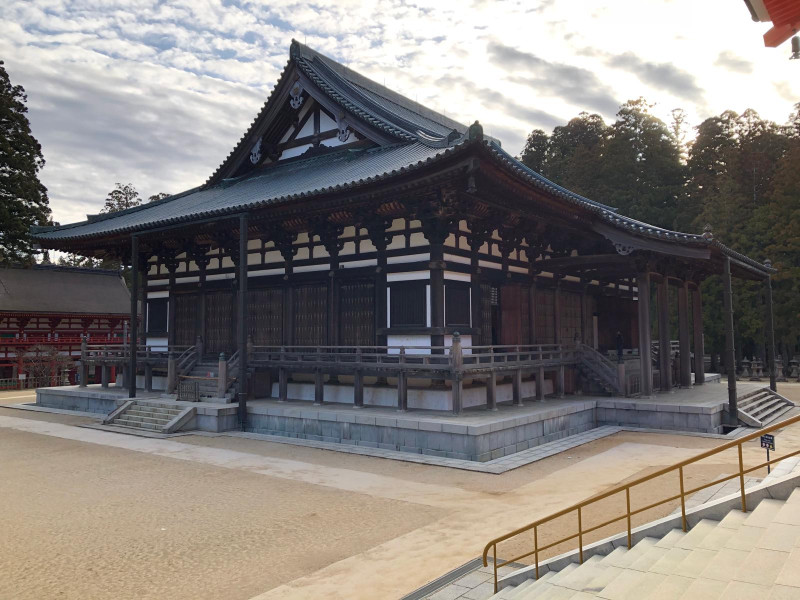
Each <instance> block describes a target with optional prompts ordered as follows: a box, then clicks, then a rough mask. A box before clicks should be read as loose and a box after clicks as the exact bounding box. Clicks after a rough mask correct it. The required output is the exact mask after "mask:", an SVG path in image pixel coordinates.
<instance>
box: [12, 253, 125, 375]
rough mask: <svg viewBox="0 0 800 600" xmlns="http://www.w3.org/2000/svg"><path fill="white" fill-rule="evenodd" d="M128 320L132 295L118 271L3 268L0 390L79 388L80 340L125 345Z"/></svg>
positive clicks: (46, 266) (52, 267)
mask: <svg viewBox="0 0 800 600" xmlns="http://www.w3.org/2000/svg"><path fill="white" fill-rule="evenodd" d="M129 318H130V295H129V293H128V288H127V286H126V285H125V281H124V280H123V279H122V277H121V276H120V274H119V272H117V271H107V270H102V269H80V268H74V267H61V266H54V265H37V266H35V267H33V268H28V269H25V268H13V267H12V268H3V269H0V387H2V388H6V389H8V388H12V389H13V388H17V387H38V386H39V385H58V384H59V383H61V382H64V381H65V379H68V380H69V382H70V383H75V376H76V373H77V370H76V368H75V361H76V360H77V359H78V358H79V357H80V352H81V337H82V336H85V337H87V338H88V339H89V340H90V341H92V342H94V343H104V344H121V343H122V342H123V339H124V335H125V332H126V331H127V326H128V322H129ZM92 375H93V374H90V378H91V377H92ZM98 380H99V379H98Z"/></svg>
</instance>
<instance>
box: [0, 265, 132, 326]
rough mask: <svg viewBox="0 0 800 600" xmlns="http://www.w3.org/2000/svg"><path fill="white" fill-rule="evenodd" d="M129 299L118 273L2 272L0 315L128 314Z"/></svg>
mask: <svg viewBox="0 0 800 600" xmlns="http://www.w3.org/2000/svg"><path fill="white" fill-rule="evenodd" d="M130 309H131V300H130V295H129V294H128V288H127V287H126V285H125V282H124V281H123V279H122V278H121V277H120V275H119V273H117V272H116V271H104V270H100V269H76V268H72V267H61V266H43V265H40V266H36V267H33V268H30V269H22V268H3V269H0V312H29V313H32V312H38V313H57V314H115V315H116V314H128V313H130Z"/></svg>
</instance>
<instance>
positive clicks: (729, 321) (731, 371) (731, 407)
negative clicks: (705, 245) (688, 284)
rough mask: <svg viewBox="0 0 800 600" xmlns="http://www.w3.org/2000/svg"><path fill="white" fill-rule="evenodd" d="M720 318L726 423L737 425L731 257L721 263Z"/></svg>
mask: <svg viewBox="0 0 800 600" xmlns="http://www.w3.org/2000/svg"><path fill="white" fill-rule="evenodd" d="M722 267H723V268H722V304H723V313H722V318H723V322H724V323H725V370H726V371H728V425H737V424H738V422H739V411H738V407H737V403H736V349H735V343H734V335H733V291H732V289H731V259H730V258H729V257H727V256H726V257H725V258H724V259H723V263H722Z"/></svg>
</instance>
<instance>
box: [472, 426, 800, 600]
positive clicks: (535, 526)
mask: <svg viewBox="0 0 800 600" xmlns="http://www.w3.org/2000/svg"><path fill="white" fill-rule="evenodd" d="M798 422H800V415H798V416H795V417H792V418H790V419H786V420H785V421H781V422H780V423H776V424H774V425H770V426H769V427H765V428H764V429H760V430H758V431H756V432H754V433H750V434H748V435H745V436H743V437H741V438H739V439H736V440H733V441H731V442H727V443H725V444H722V445H720V446H717V447H716V448H712V449H711V450H708V451H706V452H703V453H702V454H698V455H697V456H694V457H692V458H688V459H686V460H683V461H681V462H679V463H675V464H674V465H671V466H669V467H664V468H663V469H660V470H659V471H656V472H654V473H650V474H649V475H645V476H644V477H640V478H639V479H636V480H634V481H631V482H629V483H626V484H624V485H620V486H617V487H615V488H613V489H611V490H608V491H606V492H603V493H602V494H600V495H598V496H593V497H592V498H589V499H588V500H583V501H582V502H579V503H577V504H573V505H572V506H569V507H567V508H564V509H562V510H560V511H558V512H556V513H553V514H552V515H549V516H547V517H543V518H541V519H539V520H538V521H534V522H533V523H529V524H528V525H525V526H524V527H520V528H519V529H515V530H514V531H511V532H509V533H507V534H505V535H501V536H500V537H497V538H494V539H493V540H491V541H490V542H489V543H487V544H486V546H485V547H484V549H483V566H484V567H486V566H488V564H489V563H488V556H489V551H490V550H492V556H493V563H494V591H495V593H497V570H498V569H499V568H500V567H502V566H503V565H507V564H510V563H514V562H516V561H518V560H520V559H523V558H527V557H529V556H531V555H533V557H534V565H535V566H534V569H535V574H536V578H537V579H538V578H539V553H541V552H543V551H545V550H548V549H550V548H553V547H555V546H558V545H559V544H562V543H564V542H568V541H570V540H574V539H575V538H577V539H578V558H579V560H580V562H581V563H583V536H584V535H585V534H587V533H591V532H593V531H597V530H599V529H602V528H603V527H606V526H608V525H611V524H612V523H616V522H617V521H622V520H623V519H626V520H627V528H628V548H630V547H631V531H632V528H631V517H632V516H634V515H637V514H639V513H643V512H645V511H648V510H650V509H652V508H655V507H657V506H661V505H662V504H666V503H668V502H672V501H674V500H678V499H680V501H681V522H682V524H683V530H684V531H686V496H689V495H691V494H694V493H696V492H698V491H700V490H703V489H705V488H707V487H711V486H712V485H716V484H718V483H720V482H723V481H728V480H730V479H735V478H736V477H738V478H739V487H740V491H741V496H742V511H743V512H747V500H746V498H745V490H744V476H745V475H746V474H747V473H751V472H753V471H757V470H759V469H763V468H764V467H766V466H767V465H770V464H772V463H774V462H777V461H780V460H784V459H786V458H789V457H791V456H796V455H798V454H800V450H795V451H794V452H790V453H789V454H785V455H783V456H781V457H779V458H773V459H772V460H768V461H766V462H764V463H762V464H760V465H758V466H755V467H750V468H748V469H745V468H744V461H743V459H742V444H744V443H745V442H749V441H750V440H754V439H756V438H758V437H760V436H761V435H763V434H765V433H769V432H771V431H776V430H778V429H782V428H784V427H786V426H788V425H793V424H794V423H798ZM731 448H738V450H739V471H738V472H737V473H734V474H733V475H729V476H726V477H722V478H720V479H715V480H714V481H712V482H711V483H707V484H704V485H701V486H698V487H696V488H692V489H688V490H687V489H684V484H683V468H684V467H686V466H688V465H691V464H693V463H696V462H699V461H701V460H703V459H706V458H708V457H710V456H714V455H715V454H719V453H721V452H724V451H726V450H730V449H731ZM674 471H678V476H679V481H680V493H679V494H676V495H673V496H670V497H669V498H666V499H664V500H659V501H658V502H654V503H652V504H649V505H647V506H644V507H642V508H637V509H636V510H631V488H633V487H635V486H637V485H641V484H643V483H646V482H648V481H651V480H652V479H655V478H657V477H661V476H662V475H666V474H667V473H672V472H674ZM622 492H625V502H626V505H627V509H626V511H625V513H624V514H622V515H620V516H618V517H614V518H612V519H609V520H608V521H605V522H604V523H601V524H600V525H595V526H593V527H590V528H588V529H584V528H583V516H582V512H583V509H584V508H586V507H587V506H589V505H590V504H594V503H596V502H599V501H600V500H604V499H606V498H608V497H610V496H613V495H615V494H620V493H622ZM573 512H575V513H577V517H578V531H577V532H576V533H574V534H572V535H569V536H567V537H564V538H561V539H559V540H557V541H555V542H551V543H549V544H547V545H545V546H542V547H539V528H540V527H541V526H542V525H544V524H545V523H548V522H550V521H553V520H555V519H557V518H559V517H563V516H564V515H568V514H570V513H573ZM530 530H533V550H531V551H530V552H526V553H524V554H520V555H519V556H515V557H514V558H510V559H508V560H503V561H501V562H500V563H498V562H497V544H499V543H500V542H504V541H505V540H508V539H510V538H513V537H516V536H518V535H520V534H522V533H526V532H528V531H530Z"/></svg>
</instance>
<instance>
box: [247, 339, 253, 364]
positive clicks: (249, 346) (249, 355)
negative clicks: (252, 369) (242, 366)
mask: <svg viewBox="0 0 800 600" xmlns="http://www.w3.org/2000/svg"><path fill="white" fill-rule="evenodd" d="M252 359H253V336H252V335H248V336H247V362H248V363H249V362H250V361H251V360H252Z"/></svg>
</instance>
